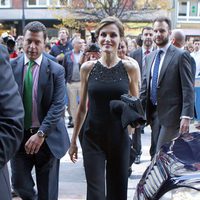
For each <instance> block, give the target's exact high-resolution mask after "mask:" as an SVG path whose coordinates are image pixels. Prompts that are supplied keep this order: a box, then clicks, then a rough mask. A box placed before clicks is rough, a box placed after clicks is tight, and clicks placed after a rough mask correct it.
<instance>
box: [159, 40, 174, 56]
mask: <svg viewBox="0 0 200 200" xmlns="http://www.w3.org/2000/svg"><path fill="white" fill-rule="evenodd" d="M170 45H171V43H170V42H168V43H167V44H166V45H165V46H164V47H162V48H159V47H158V48H157V50H158V51H159V50H162V51H163V52H164V53H166V52H167V49H168V48H169V46H170Z"/></svg>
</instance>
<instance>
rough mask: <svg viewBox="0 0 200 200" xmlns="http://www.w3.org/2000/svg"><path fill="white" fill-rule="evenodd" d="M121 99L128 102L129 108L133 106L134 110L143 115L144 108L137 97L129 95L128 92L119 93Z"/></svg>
mask: <svg viewBox="0 0 200 200" xmlns="http://www.w3.org/2000/svg"><path fill="white" fill-rule="evenodd" d="M121 100H122V101H123V102H125V103H126V104H128V105H129V106H130V107H131V108H133V110H135V112H137V113H138V114H140V115H141V116H144V110H143V107H142V104H141V101H140V99H139V98H137V97H135V96H131V95H129V94H123V95H121Z"/></svg>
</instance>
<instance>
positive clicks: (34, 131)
mask: <svg viewBox="0 0 200 200" xmlns="http://www.w3.org/2000/svg"><path fill="white" fill-rule="evenodd" d="M38 129H39V128H29V129H26V130H25V132H28V133H31V134H35V133H37V131H38Z"/></svg>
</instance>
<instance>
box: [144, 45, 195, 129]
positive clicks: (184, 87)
mask: <svg viewBox="0 0 200 200" xmlns="http://www.w3.org/2000/svg"><path fill="white" fill-rule="evenodd" d="M155 56H156V51H153V52H151V53H150V55H148V56H147V57H146V65H147V72H146V74H145V76H144V79H143V84H142V89H141V99H142V101H143V103H144V102H145V103H144V104H145V105H146V115H147V116H146V117H147V120H148V121H150V120H151V107H152V106H151V102H150V84H151V68H152V64H153V61H154V59H155ZM157 111H158V118H159V121H160V123H161V124H162V125H164V126H175V125H179V123H180V117H181V116H188V117H191V118H192V117H193V114H194V113H193V112H194V88H193V77H192V72H191V64H190V55H189V53H188V52H186V51H183V50H181V49H178V48H176V47H174V46H173V45H170V46H169V48H168V50H167V52H166V55H165V58H164V61H163V64H162V68H161V71H160V75H159V79H158V86H157Z"/></svg>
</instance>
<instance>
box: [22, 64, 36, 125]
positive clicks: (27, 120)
mask: <svg viewBox="0 0 200 200" xmlns="http://www.w3.org/2000/svg"><path fill="white" fill-rule="evenodd" d="M34 63H35V62H34V61H32V60H30V61H29V63H28V67H27V72H26V74H25V77H24V91H23V102H24V111H25V116H24V128H25V129H28V128H30V127H31V123H32V90H33V75H32V67H33V65H34Z"/></svg>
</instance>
